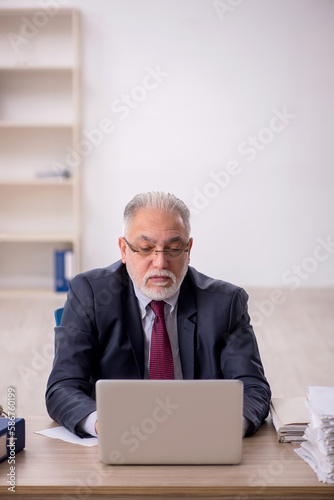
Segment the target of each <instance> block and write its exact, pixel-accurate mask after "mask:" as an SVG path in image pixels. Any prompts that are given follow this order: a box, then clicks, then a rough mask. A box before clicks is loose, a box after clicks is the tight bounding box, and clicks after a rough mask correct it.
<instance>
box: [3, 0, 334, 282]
mask: <svg viewBox="0 0 334 500" xmlns="http://www.w3.org/2000/svg"><path fill="white" fill-rule="evenodd" d="M52 4H53V5H57V4H58V5H62V6H70V7H72V6H73V7H77V8H79V9H80V10H81V13H82V35H83V43H82V82H83V96H82V110H83V114H82V125H83V130H85V131H86V132H87V133H90V134H93V135H92V136H91V137H93V138H94V137H95V140H96V134H95V135H94V132H93V129H96V128H97V127H99V124H100V122H101V120H103V119H105V118H108V119H109V120H111V121H112V122H113V125H114V129H113V131H112V132H111V133H108V134H103V135H102V138H103V140H102V142H101V143H100V144H99V145H96V146H92V148H91V149H92V151H91V153H90V154H89V155H85V157H84V159H83V163H82V169H83V187H82V191H83V220H84V227H83V250H84V251H83V262H84V268H85V269H88V268H91V267H98V266H104V265H108V264H109V263H111V262H113V261H114V260H116V259H118V258H119V252H118V247H117V238H118V236H119V235H120V232H121V217H122V210H123V207H124V205H125V204H126V202H127V201H128V200H129V199H130V198H131V197H132V196H133V195H134V194H136V193H137V192H139V191H149V190H153V189H159V190H160V189H161V190H165V191H170V192H173V193H175V194H176V195H178V196H179V197H181V198H182V199H183V200H184V201H185V202H186V203H187V204H188V205H189V206H190V207H191V208H192V211H193V220H192V225H193V236H194V239H195V243H194V247H193V253H192V265H194V266H195V267H197V268H199V269H200V270H202V271H203V272H205V273H207V274H209V275H213V276H215V277H220V278H222V279H225V280H228V281H232V282H234V283H237V284H240V285H243V286H275V287H283V286H285V287H288V288H292V287H299V286H333V285H334V245H333V244H332V243H330V244H329V245H328V244H327V246H326V245H325V244H324V243H322V244H320V243H319V242H321V241H326V240H328V238H329V241H331V242H334V227H333V212H334V210H333V209H334V207H333V181H334V168H333V146H332V145H333V138H332V134H333V132H334V128H333V121H334V118H333V117H334V104H333V89H334V69H333V51H334V30H333V22H334V2H333V1H332V0H293V1H291V0H244V1H240V0H216V4H215V2H214V1H213V0H34V1H33V0H2V1H0V6H1V7H15V6H17V7H22V6H25V7H28V6H31V7H36V8H37V9H39V8H41V6H44V7H45V8H46V7H47V6H50V5H52ZM215 5H216V6H215ZM156 68H158V69H159V71H160V76H158V77H156V79H154V78H153V77H152V76H151V77H150V76H148V75H149V74H150V73H151V72H152V70H154V69H156ZM143 84H144V85H145V86H146V87H147V88H149V90H147V89H145V88H143ZM138 86H139V87H138ZM153 87H155V88H153ZM126 95H130V101H128V103H129V104H126V105H125V104H124V103H123V104H122V103H121V100H124V99H127V97H126ZM280 116H281V118H279V117H280ZM282 116H283V118H282ZM254 138H255V139H254ZM99 140H101V136H100V138H99ZM254 140H255V141H256V143H254V145H251V144H250V142H251V141H254ZM228 171H230V174H228ZM232 174H233V175H232ZM217 176H218V177H217ZM217 178H219V179H220V180H217ZM223 180H224V182H223ZM319 238H322V240H319ZM319 245H320V246H319ZM294 265H295V266H300V268H297V267H295V268H293V266H294ZM283 276H285V278H284V277H283Z"/></svg>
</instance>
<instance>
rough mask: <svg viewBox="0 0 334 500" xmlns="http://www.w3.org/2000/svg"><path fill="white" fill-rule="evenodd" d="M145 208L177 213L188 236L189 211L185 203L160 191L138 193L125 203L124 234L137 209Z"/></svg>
mask: <svg viewBox="0 0 334 500" xmlns="http://www.w3.org/2000/svg"><path fill="white" fill-rule="evenodd" d="M143 208H146V209H149V210H160V211H164V212H167V213H175V212H176V213H178V214H179V215H180V217H181V218H182V220H183V222H184V225H185V227H186V230H187V232H188V236H190V211H189V208H188V207H187V205H186V204H185V203H184V202H183V201H182V200H180V199H179V198H177V197H176V196H174V195H173V194H170V193H164V192H162V191H152V192H150V193H139V194H137V195H136V196H135V197H134V198H132V200H131V201H129V203H128V204H127V205H126V207H125V209H124V216H123V222H124V234H126V233H127V231H128V228H129V226H130V224H131V222H132V220H133V218H134V217H135V215H136V214H137V213H138V212H139V210H141V209H143Z"/></svg>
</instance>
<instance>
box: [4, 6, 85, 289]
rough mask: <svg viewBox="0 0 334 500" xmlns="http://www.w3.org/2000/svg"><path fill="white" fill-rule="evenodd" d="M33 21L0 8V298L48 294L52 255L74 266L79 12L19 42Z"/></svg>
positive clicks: (28, 14) (51, 20) (66, 13)
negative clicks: (64, 255) (67, 257)
mask: <svg viewBox="0 0 334 500" xmlns="http://www.w3.org/2000/svg"><path fill="white" fill-rule="evenodd" d="M43 12H44V14H43V15H44V16H46V15H47V14H46V12H47V11H43ZM36 19H37V18H36V9H33V8H31V9H29V8H28V9H26V8H23V9H20V8H18V9H0V86H1V94H0V129H1V134H0V295H1V296H8V295H11V296H17V295H18V294H23V295H26V294H32V293H33V294H35V295H36V294H38V295H43V296H45V294H54V293H55V292H53V285H54V282H55V275H54V263H55V252H56V251H66V250H71V251H73V255H74V261H75V270H74V271H75V273H77V272H79V271H80V267H81V266H80V261H81V258H80V255H81V243H80V235H81V229H80V227H81V214H80V211H81V210H80V156H79V157H78V155H75V154H74V153H72V152H73V151H76V146H77V144H78V142H79V141H80V109H79V103H80V98H79V94H80V78H79V60H80V57H79V52H80V51H79V37H80V34H79V13H78V11H76V10H75V9H71V8H69V9H66V8H65V9H62V8H59V9H58V10H57V15H55V16H51V15H50V16H49V17H48V19H47V22H46V23H45V25H44V26H43V28H42V29H41V28H40V27H38V26H36V30H37V31H38V36H36V37H35V36H33V37H31V38H29V43H20V38H18V37H17V36H15V34H16V35H17V34H19V33H21V32H22V30H23V31H24V26H23V25H24V23H28V24H27V25H28V26H30V29H33V26H34V23H35V24H36V22H37V21H36ZM37 24H38V22H37ZM10 34H13V36H11V35H10ZM73 155H75V156H76V157H75V160H74V156H73ZM64 171H68V172H69V173H70V174H71V176H70V177H64V176H61V175H59V173H61V172H64ZM39 173H40V174H41V176H38V174H39ZM52 173H55V174H56V175H55V176H52V175H49V174H52ZM56 295H57V296H58V294H56Z"/></svg>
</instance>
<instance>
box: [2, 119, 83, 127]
mask: <svg viewBox="0 0 334 500" xmlns="http://www.w3.org/2000/svg"><path fill="white" fill-rule="evenodd" d="M73 126H74V123H72V122H23V121H10V120H0V127H1V128H55V129H58V128H72V127H73Z"/></svg>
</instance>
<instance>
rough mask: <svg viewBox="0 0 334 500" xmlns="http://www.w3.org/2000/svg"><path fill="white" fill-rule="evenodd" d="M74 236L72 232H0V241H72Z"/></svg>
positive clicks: (74, 238)
mask: <svg viewBox="0 0 334 500" xmlns="http://www.w3.org/2000/svg"><path fill="white" fill-rule="evenodd" d="M75 240H76V236H75V234H74V233H46V232H39V233H37V232H36V233H32V232H31V233H23V232H13V233H10V232H0V243H57V242H58V243H60V242H61V243H72V244H74V242H75Z"/></svg>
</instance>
